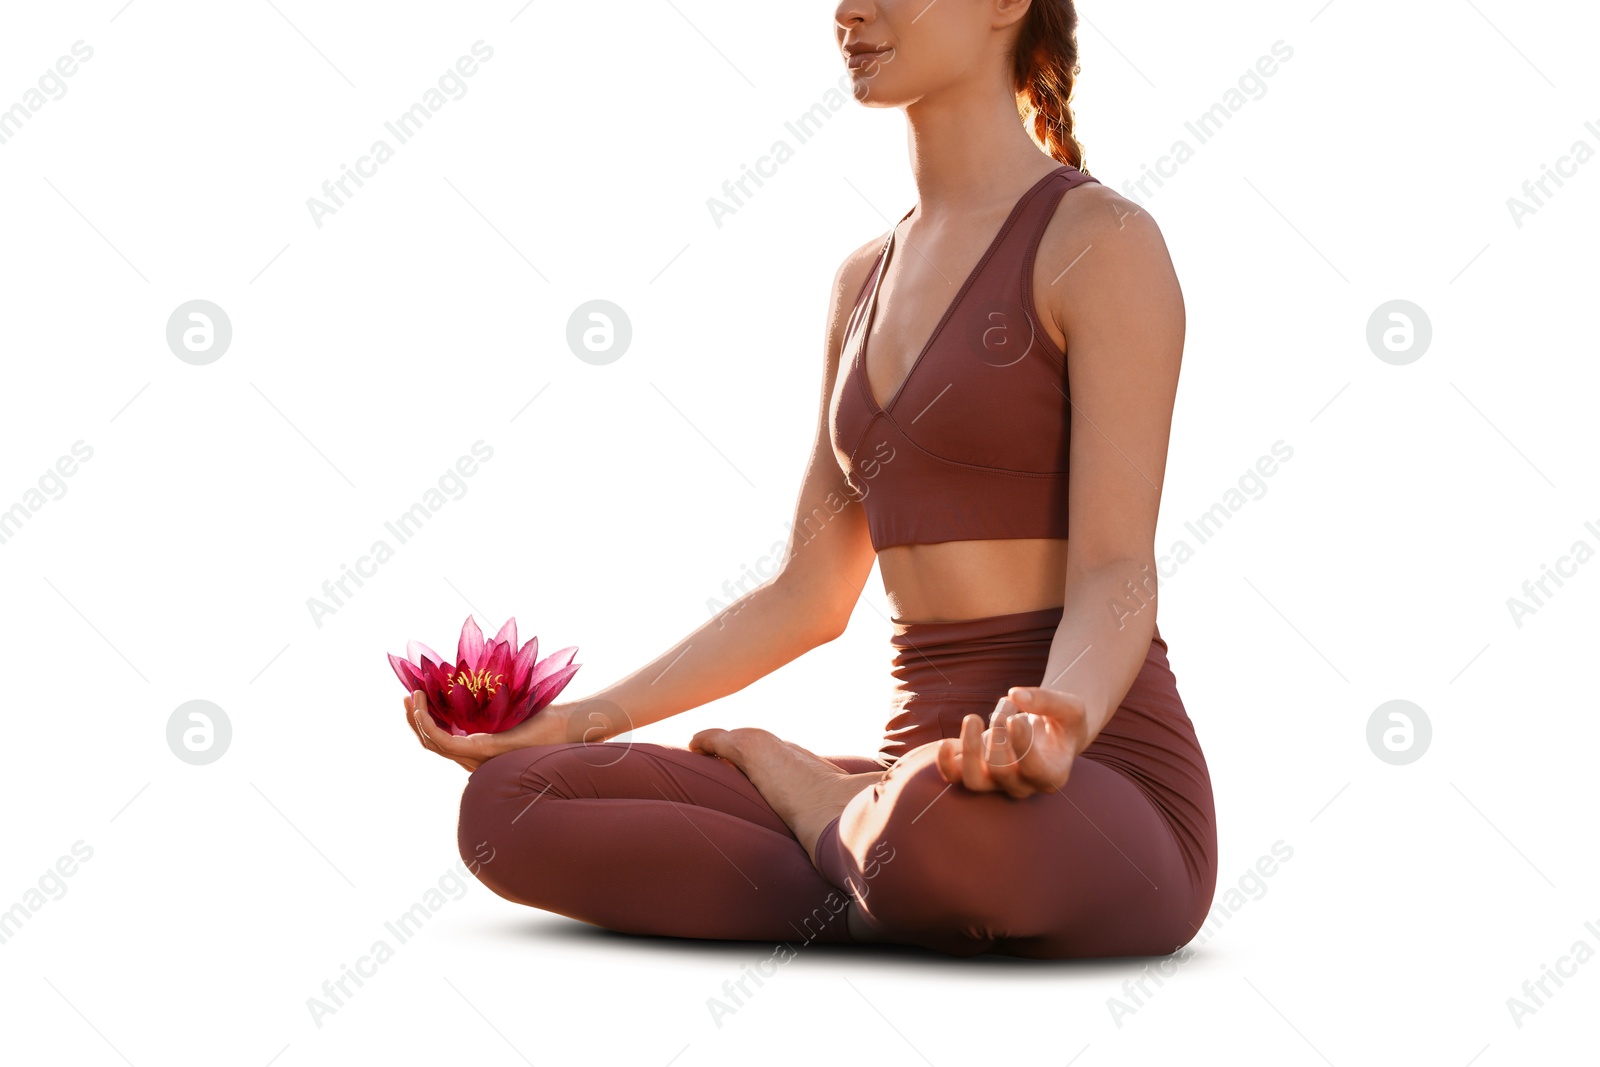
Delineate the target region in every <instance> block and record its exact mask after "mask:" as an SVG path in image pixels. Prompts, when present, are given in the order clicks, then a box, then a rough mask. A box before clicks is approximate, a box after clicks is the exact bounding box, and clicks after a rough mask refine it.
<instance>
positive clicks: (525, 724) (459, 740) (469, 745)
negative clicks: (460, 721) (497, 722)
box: [405, 689, 569, 771]
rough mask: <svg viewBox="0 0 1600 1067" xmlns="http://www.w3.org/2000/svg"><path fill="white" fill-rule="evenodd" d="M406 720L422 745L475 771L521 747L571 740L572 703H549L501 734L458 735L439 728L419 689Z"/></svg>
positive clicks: (408, 704)
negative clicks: (569, 720)
mask: <svg viewBox="0 0 1600 1067" xmlns="http://www.w3.org/2000/svg"><path fill="white" fill-rule="evenodd" d="M405 705H406V721H407V722H408V723H410V724H411V729H412V731H413V732H414V733H415V734H416V735H417V739H418V740H419V741H421V742H422V747H423V748H426V749H429V750H430V751H433V752H437V753H438V754H439V755H441V756H443V757H445V758H446V759H450V760H455V762H457V763H459V764H460V765H461V766H463V767H465V768H466V769H467V770H469V771H475V770H477V769H478V768H479V767H480V766H482V765H483V763H484V761H485V760H489V759H492V758H494V757H495V756H498V755H500V754H501V753H504V752H510V751H512V750H514V749H518V748H530V747H532V746H534V745H559V744H562V743H563V742H565V741H566V740H567V719H568V713H569V706H568V705H564V704H549V705H546V706H545V707H543V708H540V709H539V710H538V711H536V712H534V713H533V714H532V715H530V716H528V717H527V718H526V719H524V720H522V722H520V723H518V724H517V725H515V726H513V727H512V728H511V729H509V730H505V731H503V732H501V733H498V734H467V735H466V736H465V737H457V736H456V735H454V734H451V733H447V732H446V731H444V730H441V729H439V727H438V725H437V724H436V723H435V722H434V721H433V716H432V715H430V714H429V713H428V697H427V694H425V693H423V691H422V690H420V689H418V690H416V691H415V692H413V693H412V694H411V695H410V696H408V697H406V698H405Z"/></svg>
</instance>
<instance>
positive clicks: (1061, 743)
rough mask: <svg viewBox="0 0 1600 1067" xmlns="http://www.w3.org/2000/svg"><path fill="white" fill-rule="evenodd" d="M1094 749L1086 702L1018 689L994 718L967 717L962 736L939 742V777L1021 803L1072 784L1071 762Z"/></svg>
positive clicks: (1049, 691) (1040, 690)
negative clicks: (986, 721) (1069, 781)
mask: <svg viewBox="0 0 1600 1067" xmlns="http://www.w3.org/2000/svg"><path fill="white" fill-rule="evenodd" d="M1087 747H1089V729H1088V717H1087V715H1086V714H1085V709H1084V704H1083V699H1082V698H1081V697H1079V696H1077V695H1075V694H1073V693H1063V692H1061V691H1060V690H1057V689H1046V688H1044V687H1043V686H1013V687H1012V688H1011V689H1010V690H1009V691H1008V692H1007V694H1006V695H1005V696H1004V697H1002V698H1000V703H999V704H998V705H997V706H996V707H995V710H994V714H993V715H992V716H991V717H990V726H989V729H987V730H985V729H984V728H983V716H981V715H977V714H973V715H968V716H967V717H966V718H965V719H963V720H962V721H961V736H960V737H959V738H954V737H947V738H945V739H944V740H943V741H941V742H939V752H938V764H939V773H940V774H941V775H943V776H944V780H945V781H947V782H950V783H952V784H955V783H959V784H961V785H964V786H966V787H967V788H968V789H971V790H973V791H974V792H979V793H985V792H996V791H1000V790H1004V791H1005V792H1006V793H1007V794H1009V795H1011V796H1013V797H1017V798H1018V799H1021V798H1022V797H1026V796H1032V795H1033V794H1034V793H1054V792H1057V791H1059V790H1060V789H1061V787H1062V786H1064V785H1066V784H1067V776H1068V775H1069V774H1070V773H1071V772H1072V761H1073V760H1075V759H1077V758H1078V753H1080V752H1082V751H1083V750H1084V749H1085V748H1087Z"/></svg>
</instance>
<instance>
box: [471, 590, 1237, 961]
mask: <svg viewBox="0 0 1600 1067" xmlns="http://www.w3.org/2000/svg"><path fill="white" fill-rule="evenodd" d="M1061 610H1062V609H1061V608H1059V607H1056V608H1046V609H1041V610H1038V611H1025V612H1017V613H1014V614H1009V615H997V616H990V617H988V618H982V619H963V620H959V621H954V622H932V623H898V624H896V626H895V632H894V635H893V637H892V638H891V643H892V645H893V646H894V649H895V656H894V662H893V668H892V671H891V673H892V675H893V677H894V679H895V682H896V687H895V691H894V701H893V710H894V714H893V715H892V717H891V719H890V721H889V724H888V727H887V729H886V732H885V733H886V736H885V740H884V743H883V747H882V749H881V751H880V752H879V754H878V755H877V756H876V757H867V756H829V757H825V758H826V759H828V760H829V761H830V762H832V763H834V764H836V765H837V766H839V767H840V768H841V769H843V770H845V771H847V772H850V773H860V772H863V771H872V770H885V771H886V774H885V775H884V777H883V779H882V780H881V781H880V782H878V784H876V785H874V786H871V787H870V788H867V789H864V790H863V791H862V792H861V793H860V794H858V795H857V796H856V797H855V798H854V799H852V800H851V802H850V804H849V805H848V806H847V807H846V808H845V810H844V812H843V814H842V815H841V816H840V817H839V818H837V819H835V820H834V821H833V822H831V823H829V824H828V826H827V828H826V829H824V830H823V832H822V837H821V839H820V840H819V841H818V843H817V857H818V859H817V865H816V866H813V865H812V864H811V861H810V860H809V859H808V858H807V856H806V853H805V850H804V849H803V848H801V846H800V843H799V842H798V841H796V840H795V838H794V835H793V834H791V833H790V832H789V829H788V827H787V826H786V825H784V822H783V820H782V819H780V818H779V817H778V815H777V813H776V812H774V811H773V810H772V808H771V807H770V806H769V805H768V804H767V802H766V801H765V800H764V799H763V798H762V796H761V794H760V793H759V792H758V791H757V790H756V788H755V786H753V785H752V784H751V783H750V780H749V779H748V778H746V777H745V776H744V774H743V773H742V772H741V771H740V770H739V769H738V768H737V767H735V766H733V765H732V764H730V763H728V762H726V761H725V760H722V759H718V758H716V757H712V756H705V755H701V754H699V753H695V752H690V751H689V750H688V749H687V748H682V747H677V746H669V745H658V744H649V743H629V742H616V741H613V742H607V743H597V744H565V745H544V746H539V747H536V748H528V749H520V750H518V751H515V752H510V753H507V754H505V755H503V756H497V757H495V758H494V759H491V760H489V761H488V762H486V763H484V764H483V765H482V766H480V767H479V768H478V770H477V771H476V772H474V773H473V775H472V777H471V778H470V779H469V780H468V782H467V787H466V790H465V792H464V793H463V795H462V798H461V818H460V823H459V842H458V843H459V847H460V851H461V855H462V858H463V859H464V860H467V862H468V865H469V867H471V868H473V869H474V870H475V873H476V874H477V876H478V878H479V879H480V880H481V881H482V882H483V883H484V884H485V885H487V886H488V887H489V888H490V889H492V890H493V891H494V892H495V893H497V894H499V895H500V896H502V897H505V898H506V899H507V900H511V901H515V902H517V903H520V904H527V905H531V906H533V907H536V908H541V909H544V910H546V911H552V912H556V913H559V914H561V915H566V916H568V917H570V918H574V919H580V920H582V921H584V922H587V923H592V924H594V925H597V926H602V927H606V928H609V929H612V930H618V931H623V932H627V933H635V934H654V935H664V936H673V937H691V938H714V939H736V940H753V941H786V942H789V943H791V944H794V943H798V942H809V941H821V942H831V943H849V942H851V941H853V940H854V938H852V936H851V934H850V931H849V929H848V922H847V916H846V914H845V911H846V909H847V908H854V909H856V911H857V915H858V919H859V921H861V922H864V923H865V924H866V925H867V926H869V927H871V928H872V929H873V930H875V931H876V932H878V933H879V934H880V935H881V936H882V937H883V938H884V939H886V940H890V941H897V942H902V943H908V944H916V945H921V946H924V947H926V948H930V949H933V950H936V951H939V952H944V953H948V954H950V955H956V956H972V955H977V954H979V953H983V952H993V953H998V954H1002V955H1012V956H1031V957H1041V958H1065V957H1081V956H1145V955H1165V954H1167V953H1170V952H1174V951H1176V950H1177V949H1179V948H1181V947H1182V946H1183V945H1185V944H1186V943H1188V942H1189V940H1190V939H1192V938H1193V937H1194V936H1195V934H1196V933H1197V932H1198V931H1199V928H1200V924H1201V923H1202V922H1203V921H1204V920H1205V915H1206V912H1207V910H1208V909H1209V908H1210V906H1211V899H1212V894H1213V892H1214V890H1215V887H1216V879H1217V855H1216V853H1217V837H1216V825H1215V814H1214V809H1213V805H1212V795H1211V780H1210V777H1209V774H1208V773H1207V770H1206V763H1205V758H1204V756H1203V755H1202V754H1201V751H1200V745H1199V742H1198V740H1197V739H1196V737H1195V732H1194V727H1193V725H1192V724H1191V723H1190V721H1189V717H1188V715H1187V713H1186V712H1185V710H1184V707H1183V702H1182V700H1181V699H1180V698H1179V696H1178V691H1177V683H1176V679H1175V678H1174V676H1173V674H1172V671H1171V668H1170V667H1169V665H1168V662H1167V656H1166V651H1167V645H1166V642H1165V641H1164V640H1162V638H1161V636H1160V632H1159V630H1158V631H1157V633H1156V637H1155V639H1154V640H1153V641H1151V644H1150V652H1149V655H1148V657H1147V659H1146V660H1145V663H1144V666H1143V668H1141V670H1140V672H1139V676H1138V678H1137V679H1135V681H1134V683H1133V686H1132V688H1131V689H1130V690H1129V692H1128V695H1127V697H1126V698H1125V699H1124V701H1123V703H1122V704H1121V706H1120V707H1119V708H1118V709H1117V712H1116V713H1115V714H1114V715H1113V716H1112V717H1111V721H1110V722H1109V723H1108V724H1107V725H1106V727H1105V728H1104V729H1103V730H1102V731H1101V732H1100V734H1099V736H1098V737H1096V738H1095V740H1094V743H1093V744H1091V745H1090V746H1089V747H1088V748H1087V749H1085V750H1084V752H1083V753H1082V754H1081V755H1080V756H1079V757H1078V760H1077V762H1076V763H1075V765H1074V766H1073V770H1072V774H1071V776H1070V778H1069V780H1068V782H1067V784H1066V786H1065V787H1064V788H1063V789H1062V790H1061V791H1060V792H1059V793H1044V794H1036V795H1034V796H1030V797H1026V798H1024V799H1020V800H1019V799H1015V798H1012V797H1010V796H1007V795H1006V794H1004V793H974V792H972V791H970V790H968V789H966V788H965V787H963V786H960V785H952V784H950V783H947V782H945V781H944V779H943V778H942V777H941V776H940V775H939V771H938V768H937V767H936V766H935V765H934V761H933V759H934V753H935V750H936V748H937V745H936V744H934V742H937V741H938V740H939V739H941V738H945V737H955V736H957V735H958V734H959V732H960V726H961V720H962V718H963V717H964V716H965V715H966V714H968V713H969V712H977V713H978V714H980V715H982V716H983V717H984V719H985V721H987V720H988V717H989V714H990V713H991V712H992V711H993V710H994V707H995V704H996V703H997V701H998V700H999V699H1000V697H1001V696H1003V695H1004V694H1005V691H1006V689H1007V687H1008V686H1011V685H1038V684H1040V682H1041V681H1042V680H1043V675H1044V671H1045V667H1046V660H1047V658H1048V656H1049V652H1050V643H1051V640H1052V638H1053V637H1054V634H1055V626H1056V624H1057V623H1058V622H1059V621H1060V618H1061Z"/></svg>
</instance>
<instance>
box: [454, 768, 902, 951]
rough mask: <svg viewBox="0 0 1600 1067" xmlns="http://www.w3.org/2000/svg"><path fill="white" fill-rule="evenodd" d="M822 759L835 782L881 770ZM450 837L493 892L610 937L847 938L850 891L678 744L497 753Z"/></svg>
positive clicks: (739, 781)
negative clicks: (830, 768)
mask: <svg viewBox="0 0 1600 1067" xmlns="http://www.w3.org/2000/svg"><path fill="white" fill-rule="evenodd" d="M813 758H815V757H813ZM832 762H833V765H834V766H835V767H836V769H837V773H840V774H848V773H862V772H869V771H878V772H881V771H882V764H881V763H880V762H879V761H877V760H875V759H872V758H868V757H850V756H844V757H837V758H835V759H833V761H832ZM457 833H458V844H459V846H460V851H461V855H462V857H463V858H467V857H472V858H473V861H474V864H473V865H474V867H475V870H476V873H477V876H478V878H479V879H480V880H481V881H482V882H483V883H484V884H485V885H487V886H488V887H489V888H490V889H492V890H493V891H494V892H495V893H497V894H499V895H500V896H502V897H505V898H506V899H508V900H511V901H515V902H517V903H520V904H527V905H531V906H533V907H537V908H541V909H544V910H546V911H552V912H556V913H557V914H560V915H565V916H568V917H569V918H574V919H579V920H581V921H583V922H588V923H592V924H594V925H597V926H603V927H606V928H608V929H612V930H618V931H621V932H624V933H635V934H655V935H662V936H672V937H691V938H710V939H730V940H759V941H789V942H793V941H796V940H797V939H799V940H804V941H811V940H819V941H824V942H832V943H845V942H849V941H851V940H853V938H852V937H851V934H850V927H849V916H848V912H849V911H850V910H852V909H851V906H850V902H849V897H848V896H847V895H846V894H845V893H843V892H842V891H840V890H839V889H838V888H837V887H835V886H834V885H832V884H831V883H829V882H828V881H827V880H826V879H824V878H823V877H822V875H821V874H819V873H818V871H817V869H816V867H814V866H813V865H812V863H811V860H810V859H809V857H808V856H807V854H806V851H805V849H803V848H802V847H801V846H800V844H799V843H798V842H797V841H796V840H795V837H794V835H793V834H792V833H791V832H790V830H789V828H788V826H787V825H786V824H785V823H784V821H783V819H782V818H780V817H779V816H778V815H777V813H776V812H774V811H773V809H772V807H771V805H770V804H769V803H768V802H767V801H766V799H765V798H764V797H763V796H762V795H761V793H760V791H759V790H757V788H756V787H755V786H754V785H753V784H752V783H751V781H750V779H749V778H748V777H746V776H745V774H744V773H743V772H741V771H740V770H739V769H738V768H737V767H735V766H734V765H733V764H731V763H729V762H727V761H726V760H722V759H716V758H712V757H710V756H707V755H703V754H701V753H698V752H690V751H689V750H688V749H685V748H678V747H674V746H667V745H657V744H644V743H625V742H624V743H616V742H609V743H600V744H582V743H579V744H565V745H543V746H539V747H536V748H528V749H519V750H518V751H515V752H509V753H506V754H505V755H501V756H496V757H495V758H493V759H491V760H489V761H488V762H486V763H484V764H483V765H482V766H481V767H479V768H478V770H477V771H475V772H474V773H473V775H472V777H471V778H470V779H469V780H468V782H467V786H466V789H465V791H464V792H463V794H462V798H461V817H460V821H459V823H458V831H457ZM862 933H864V934H867V933H870V932H868V931H862Z"/></svg>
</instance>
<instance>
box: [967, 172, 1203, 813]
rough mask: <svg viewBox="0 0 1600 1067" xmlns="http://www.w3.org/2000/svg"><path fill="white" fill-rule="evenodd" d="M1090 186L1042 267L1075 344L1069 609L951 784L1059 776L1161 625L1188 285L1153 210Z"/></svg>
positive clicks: (1000, 785)
mask: <svg viewBox="0 0 1600 1067" xmlns="http://www.w3.org/2000/svg"><path fill="white" fill-rule="evenodd" d="M1081 191H1082V192H1084V193H1088V194H1089V196H1087V197H1085V198H1084V199H1083V200H1081V201H1078V202H1076V203H1073V197H1074V196H1076V195H1078V193H1077V191H1075V192H1072V193H1069V194H1067V196H1066V197H1065V202H1066V203H1071V204H1072V211H1071V213H1070V215H1069V212H1068V210H1067V209H1066V208H1065V207H1064V208H1063V209H1062V210H1061V211H1059V212H1058V213H1057V217H1056V219H1055V220H1053V221H1055V222H1062V223H1066V225H1064V226H1063V228H1062V229H1063V236H1062V237H1061V238H1059V239H1058V240H1057V241H1055V242H1052V241H1050V239H1049V236H1048V235H1047V237H1046V239H1045V241H1044V242H1041V247H1040V252H1039V273H1040V276H1041V277H1049V278H1056V279H1057V280H1056V281H1055V282H1054V283H1053V284H1052V286H1051V296H1050V300H1049V303H1048V305H1047V306H1048V308H1049V313H1050V314H1052V315H1054V317H1055V321H1056V324H1057V326H1058V328H1060V330H1061V331H1062V334H1063V335H1064V336H1065V337H1066V339H1067V347H1066V349H1065V351H1066V352H1067V377H1068V392H1069V395H1070V397H1071V402H1072V430H1071V441H1070V443H1069V449H1070V451H1069V455H1070V460H1069V462H1070V463H1071V467H1070V470H1071V477H1070V479H1069V480H1068V488H1067V494H1068V499H1067V515H1068V519H1067V522H1068V536H1067V579H1066V592H1065V596H1066V599H1065V607H1064V609H1063V611H1062V616H1061V621H1060V623H1059V624H1058V625H1057V627H1056V634H1055V638H1054V640H1053V642H1052V644H1051V646H1050V655H1049V659H1048V661H1047V665H1046V667H1045V674H1044V678H1043V679H1042V680H1041V682H1040V684H1039V685H1037V686H1019V687H1014V688H1013V689H1011V690H1010V692H1009V693H1008V695H1007V697H1006V698H1004V699H1002V700H1000V702H999V706H998V707H997V708H996V710H995V712H994V717H993V719H992V720H991V723H990V729H989V730H987V731H985V730H984V728H983V722H982V719H981V718H980V717H979V716H976V715H972V716H968V719H967V721H965V722H963V723H962V736H961V739H960V740H959V741H957V740H955V739H951V740H948V741H945V742H943V743H942V746H941V749H940V753H939V757H940V758H939V764H940V767H941V769H942V770H944V773H945V777H946V779H947V780H949V781H952V782H954V781H961V782H963V783H964V784H966V785H967V786H969V787H970V788H974V789H1005V790H1006V791H1007V792H1009V793H1011V794H1012V795H1013V796H1026V795H1028V794H1029V793H1032V792H1038V791H1046V792H1054V791H1055V790H1057V789H1059V788H1060V787H1061V786H1062V785H1063V784H1065V782H1066V780H1067V775H1068V773H1069V772H1070V770H1071V767H1072V761H1073V759H1075V758H1076V756H1077V754H1078V753H1079V752H1082V751H1083V749H1085V748H1087V747H1088V746H1089V744H1091V743H1092V742H1093V741H1094V739H1095V737H1096V736H1097V735H1098V734H1099V733H1100V731H1101V730H1102V729H1103V728H1104V727H1105V725H1106V723H1107V722H1109V721H1110V719H1111V716H1112V715H1113V714H1114V713H1115V712H1116V710H1117V708H1118V707H1119V706H1120V705H1121V703H1122V701H1123V699H1124V698H1125V697H1126V696H1127V695H1128V691H1129V689H1131V688H1132V686H1133V682H1134V679H1135V678H1137V677H1138V675H1139V670H1140V668H1141V667H1143V665H1144V662H1145V659H1146V657H1147V656H1148V654H1149V651H1150V641H1151V639H1152V638H1153V637H1154V634H1155V625H1156V569H1155V526H1156V515H1157V512H1158V510H1159V508H1160V504H1161V486H1162V482H1163V480H1164V477H1165V474H1166V465H1167V445H1168V440H1169V437H1170V434H1171V429H1172V411H1173V405H1174V402H1175V400H1176V396H1177V389H1178V370H1179V365H1180V363H1181V362H1182V358H1183V339H1184V329H1185V319H1184V308H1183V294H1182V292H1181V290H1180V289H1179V286H1178V278H1177V274H1176V272H1175V271H1174V269H1173V266H1172V259H1171V256H1170V254H1169V253H1168V251H1167V246H1166V242H1165V240H1163V238H1162V236H1161V231H1160V229H1159V228H1158V227H1157V226H1156V223H1155V221H1154V220H1153V219H1152V218H1151V217H1150V215H1149V213H1148V212H1145V211H1143V210H1142V209H1140V208H1139V207H1137V206H1136V205H1134V204H1132V203H1131V202H1129V201H1127V200H1125V199H1123V198H1122V197H1121V196H1119V195H1118V194H1116V193H1115V192H1112V191H1111V190H1109V189H1105V188H1104V187H1098V186H1097V187H1089V186H1085V187H1082V189H1081ZM1085 246H1087V247H1085ZM1079 257H1081V258H1079ZM1051 264H1054V265H1053V266H1051ZM1069 266H1070V269H1068V268H1069ZM1047 269H1048V270H1049V273H1046V270H1047ZM1023 712H1025V713H1027V714H1020V713H1023Z"/></svg>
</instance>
